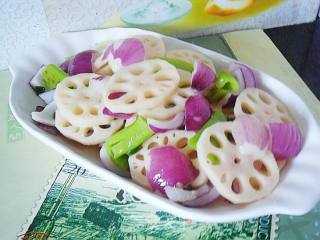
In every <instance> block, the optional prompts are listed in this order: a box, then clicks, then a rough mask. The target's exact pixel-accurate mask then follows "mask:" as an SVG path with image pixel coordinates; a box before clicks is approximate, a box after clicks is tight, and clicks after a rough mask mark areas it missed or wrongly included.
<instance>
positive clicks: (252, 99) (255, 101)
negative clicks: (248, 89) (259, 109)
mask: <svg viewBox="0 0 320 240" xmlns="http://www.w3.org/2000/svg"><path fill="white" fill-rule="evenodd" d="M247 96H248V98H249V99H250V100H251V101H252V102H253V103H258V101H257V99H256V97H255V96H253V95H252V94H250V93H248V94H247Z"/></svg>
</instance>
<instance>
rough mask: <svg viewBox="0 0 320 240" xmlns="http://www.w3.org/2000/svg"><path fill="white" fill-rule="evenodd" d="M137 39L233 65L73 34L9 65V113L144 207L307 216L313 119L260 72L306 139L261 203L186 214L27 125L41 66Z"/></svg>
mask: <svg viewBox="0 0 320 240" xmlns="http://www.w3.org/2000/svg"><path fill="white" fill-rule="evenodd" d="M137 34H150V35H154V36H157V37H160V38H162V39H163V40H164V42H165V44H166V47H167V49H178V48H190V49H195V50H197V51H200V52H202V53H203V54H205V55H207V56H208V57H210V58H211V59H212V61H213V62H214V64H215V66H216V68H217V70H219V69H221V68H223V67H224V66H226V64H228V63H230V62H233V61H235V60H233V59H231V58H228V57H225V56H223V55H221V54H219V53H216V52H213V51H210V50H207V49H204V48H201V47H198V46H194V45H192V44H189V43H186V42H183V41H181V40H178V39H174V38H171V37H167V36H163V35H161V34H158V33H154V32H149V31H143V30H139V29H130V28H127V29H123V28H110V29H105V30H96V31H86V32H75V33H67V34H63V35H61V36H59V37H55V38H52V39H51V40H49V41H47V42H45V43H43V44H42V45H39V46H37V47H36V48H34V49H32V50H31V51H29V53H28V54H25V55H21V56H20V57H19V58H15V59H14V61H13V62H11V65H10V71H11V73H12V75H13V81H12V85H11V89H10V107H11V110H12V112H13V114H14V116H15V117H16V119H17V120H18V121H19V123H20V124H21V125H22V126H23V127H24V128H25V129H26V130H27V131H28V132H29V133H30V134H32V135H33V136H34V137H36V138H38V139H39V140H40V141H42V142H43V143H45V144H47V145H48V146H50V147H52V148H53V149H55V150H56V151H58V152H59V153H61V154H62V155H64V156H66V157H67V158H70V159H72V160H73V161H76V162H77V163H78V164H80V165H81V166H83V167H85V168H87V169H88V170H90V171H91V172H92V173H94V174H96V175H98V176H100V177H101V178H104V179H106V180H108V181H111V182H113V183H114V184H116V185H117V186H118V187H120V188H123V189H125V190H127V191H128V192H130V193H132V194H134V195H135V196H137V197H139V198H140V199H142V200H143V201H145V202H148V203H150V204H153V205H154V206H156V207H157V208H160V209H162V210H165V211H168V212H170V213H172V214H174V215H177V216H180V217H182V218H186V219H193V220H197V221H205V222H229V221H237V220H241V219H246V218H252V217H256V216H261V215H267V214H278V213H279V214H290V215H301V214H304V213H306V212H308V211H309V210H311V209H312V208H313V207H314V206H315V204H316V203H317V202H318V201H319V199H320V187H319V174H320V159H319V156H320V144H319V143H320V131H319V126H318V125H317V123H316V121H315V119H314V117H313V115H312V114H311V112H310V111H309V109H308V108H307V106H306V105H305V104H304V103H303V102H302V100H301V99H300V97H299V96H298V95H297V94H295V93H294V92H293V91H292V90H290V89H289V88H288V87H287V86H285V85H284V84H282V83H281V82H280V81H279V80H276V79H274V78H273V77H271V76H269V75H267V74H265V73H262V72H260V71H258V70H255V71H256V75H257V77H258V79H260V80H259V82H258V85H259V87H260V88H262V89H264V90H266V91H268V92H270V93H272V95H274V96H276V97H277V98H278V99H280V100H281V101H282V102H283V103H285V105H286V106H287V107H288V108H289V109H290V111H291V113H292V115H293V116H294V118H295V120H296V121H297V123H298V125H299V127H300V128H301V130H302V133H303V136H304V147H303V150H302V151H301V153H300V154H299V156H298V157H296V158H295V159H294V160H292V161H291V162H290V163H289V164H288V165H287V166H286V168H285V170H284V171H283V172H282V173H281V179H280V183H279V185H278V186H277V187H276V189H275V190H274V191H273V193H272V194H271V195H270V196H268V197H266V198H265V199H262V200H260V201H257V202H254V203H251V204H246V205H231V204H227V203H223V202H222V201H221V202H220V203H219V204H212V205H209V206H206V207H202V208H188V207H184V206H182V205H179V204H177V203H174V202H172V201H169V200H167V199H165V198H162V197H159V196H158V195H156V194H153V193H152V192H149V191H148V190H146V189H144V188H142V187H140V186H138V185H137V184H135V183H134V182H133V181H131V180H130V179H126V178H122V177H120V176H118V175H116V174H114V173H113V172H110V171H109V170H107V169H105V168H104V167H103V166H102V164H101V163H100V161H99V156H98V148H97V147H90V148H88V147H83V146H81V145H79V144H76V143H74V142H72V141H69V140H67V139H66V138H64V137H62V136H53V135H50V134H48V133H46V132H44V131H43V130H41V129H40V128H38V127H37V126H35V125H34V124H33V122H32V120H31V114H30V113H31V112H32V111H33V110H34V109H35V106H36V105H42V104H43V102H42V100H41V99H40V98H39V97H37V96H36V94H35V93H34V92H33V90H32V89H31V88H30V86H29V84H28V81H29V80H30V78H31V77H32V76H33V74H35V72H36V71H37V70H38V69H39V67H40V65H41V64H49V63H56V64H60V63H61V62H62V61H63V60H64V57H65V56H70V55H73V54H75V53H77V52H79V51H82V50H86V49H90V48H94V46H95V44H96V43H99V42H102V41H105V40H113V39H120V38H127V37H130V36H133V35H137Z"/></svg>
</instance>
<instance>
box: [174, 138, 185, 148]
mask: <svg viewBox="0 0 320 240" xmlns="http://www.w3.org/2000/svg"><path fill="white" fill-rule="evenodd" d="M187 145H188V138H186V137H184V138H180V139H179V140H178V141H177V142H176V147H177V148H179V149H182V148H185V147H186V146H187Z"/></svg>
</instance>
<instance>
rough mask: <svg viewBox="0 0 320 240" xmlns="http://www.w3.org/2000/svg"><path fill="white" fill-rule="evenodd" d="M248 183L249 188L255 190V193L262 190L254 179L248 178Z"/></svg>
mask: <svg viewBox="0 0 320 240" xmlns="http://www.w3.org/2000/svg"><path fill="white" fill-rule="evenodd" d="M249 183H250V185H251V187H252V188H253V189H254V190H256V191H260V190H262V186H261V183H260V182H259V180H258V179H257V178H255V177H250V178H249Z"/></svg>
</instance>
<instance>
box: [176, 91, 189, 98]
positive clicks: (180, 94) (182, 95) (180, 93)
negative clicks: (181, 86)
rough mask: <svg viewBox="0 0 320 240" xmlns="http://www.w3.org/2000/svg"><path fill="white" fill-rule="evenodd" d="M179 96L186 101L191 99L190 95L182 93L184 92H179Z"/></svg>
mask: <svg viewBox="0 0 320 240" xmlns="http://www.w3.org/2000/svg"><path fill="white" fill-rule="evenodd" d="M178 95H179V96H180V97H183V98H185V99H187V98H188V97H189V94H188V93H186V92H182V91H179V92H178Z"/></svg>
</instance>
